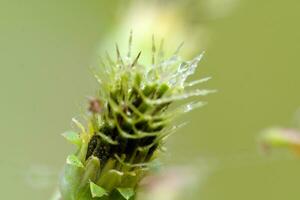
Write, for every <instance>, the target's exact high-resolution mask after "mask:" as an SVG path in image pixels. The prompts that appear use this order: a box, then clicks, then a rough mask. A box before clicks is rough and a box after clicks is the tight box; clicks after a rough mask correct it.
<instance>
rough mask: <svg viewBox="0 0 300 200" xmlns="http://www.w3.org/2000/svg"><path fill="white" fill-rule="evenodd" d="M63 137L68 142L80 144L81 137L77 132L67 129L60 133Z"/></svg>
mask: <svg viewBox="0 0 300 200" xmlns="http://www.w3.org/2000/svg"><path fill="white" fill-rule="evenodd" d="M62 136H63V137H64V138H66V139H67V140H68V141H69V142H71V143H72V144H75V145H77V146H80V145H81V139H80V136H79V134H78V133H76V132H74V131H67V132H64V133H63V134H62Z"/></svg>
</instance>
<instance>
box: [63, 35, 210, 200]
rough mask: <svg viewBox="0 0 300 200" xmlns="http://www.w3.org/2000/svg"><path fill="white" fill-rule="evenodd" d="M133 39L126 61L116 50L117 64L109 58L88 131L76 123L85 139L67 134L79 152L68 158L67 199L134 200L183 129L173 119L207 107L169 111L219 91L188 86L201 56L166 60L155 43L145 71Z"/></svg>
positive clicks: (188, 106) (93, 101) (193, 104)
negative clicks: (164, 150) (158, 159)
mask: <svg viewBox="0 0 300 200" xmlns="http://www.w3.org/2000/svg"><path fill="white" fill-rule="evenodd" d="M131 40H132V37H130V39H129V51H128V54H127V56H126V57H124V59H123V58H122V57H121V54H120V52H119V49H118V47H117V46H116V52H117V56H116V57H117V59H116V61H114V60H113V59H111V57H110V56H109V55H107V59H106V61H105V62H102V65H101V69H100V72H98V73H96V78H97V80H98V82H99V83H100V89H99V95H98V96H97V97H95V98H92V99H90V107H89V115H88V125H87V128H85V127H84V126H83V125H81V124H80V123H79V122H78V121H77V120H74V122H75V123H76V124H77V125H78V127H79V128H80V130H81V132H80V134H77V133H75V132H67V133H65V134H64V136H65V137H66V138H67V139H68V140H69V141H71V142H72V143H74V144H75V145H77V147H78V151H77V152H76V154H74V155H70V156H69V157H68V158H67V164H66V166H65V170H64V173H63V175H62V179H61V184H60V191H61V194H62V198H63V200H81V199H94V198H95V199H99V198H100V199H135V191H136V188H137V186H138V184H139V182H140V180H141V179H142V178H143V177H144V176H145V175H146V174H147V172H148V170H149V166H150V163H151V162H152V161H153V160H154V159H155V158H156V157H157V155H158V153H159V152H160V151H161V149H162V147H163V144H164V142H165V140H166V138H167V137H168V136H169V135H170V134H171V133H173V132H174V131H175V130H176V129H177V128H178V127H180V125H175V126H169V124H170V122H171V121H172V119H174V118H175V117H176V116H178V114H181V113H185V112H188V111H190V110H192V109H193V108H196V107H199V106H202V105H204V103H203V102H202V101H196V102H189V103H188V104H185V105H180V106H177V107H173V108H171V109H170V106H173V105H174V102H177V101H180V100H184V99H187V98H189V97H192V96H204V95H207V94H208V93H211V92H214V91H212V90H204V89H203V90H200V89H188V88H193V86H195V85H196V84H198V83H202V82H204V81H207V80H209V78H203V79H200V80H197V81H193V82H187V81H186V80H187V78H188V77H189V76H190V75H192V74H193V73H194V71H195V69H196V67H197V65H198V63H199V61H200V60H201V58H202V55H200V56H197V57H196V58H194V59H193V60H191V61H182V60H181V58H180V57H179V56H178V51H176V52H175V54H174V55H172V56H171V57H170V58H169V59H166V60H164V59H163V52H162V47H160V48H159V49H160V50H159V51H156V47H155V42H154V39H153V47H152V64H150V65H148V66H147V65H146V66H145V65H142V64H140V63H139V58H140V56H141V53H139V54H138V55H137V56H135V57H133V58H132V57H131V50H130V49H131ZM178 50H179V49H178Z"/></svg>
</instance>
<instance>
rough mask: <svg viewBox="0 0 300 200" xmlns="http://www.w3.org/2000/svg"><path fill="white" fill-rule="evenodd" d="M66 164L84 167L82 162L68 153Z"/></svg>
mask: <svg viewBox="0 0 300 200" xmlns="http://www.w3.org/2000/svg"><path fill="white" fill-rule="evenodd" d="M67 164H69V165H73V166H76V167H80V168H84V165H83V164H82V162H81V161H80V160H79V158H78V157H77V156H75V155H69V156H68V157H67Z"/></svg>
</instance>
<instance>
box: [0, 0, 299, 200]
mask: <svg viewBox="0 0 300 200" xmlns="http://www.w3.org/2000/svg"><path fill="white" fill-rule="evenodd" d="M299 9H300V3H299V1H296V0H286V1H271V0H265V1H261V0H198V1H197V0H185V1H179V0H177V1H174V0H173V1H171V0H170V1H124V0H110V1H104V0H102V1H101V0H89V1H78V0H73V1H56V0H53V1H35V0H27V1H16V0H9V1H8V0H1V1H0V91H1V94H0V95H1V96H0V97H1V98H0V99H1V100H0V121H1V125H0V132H1V145H0V150H1V151H0V166H1V171H0V177H1V179H0V188H1V190H0V191H1V199H26V200H27V199H28V200H41V199H48V197H50V195H51V193H52V192H53V191H54V189H55V185H56V182H57V177H58V174H59V171H60V169H61V167H62V166H63V163H64V159H65V157H66V155H67V154H68V153H70V152H71V151H72V147H71V146H70V145H68V144H67V143H66V142H65V141H64V139H63V138H62V137H61V136H60V134H61V133H62V132H64V131H65V130H68V129H71V128H72V126H71V118H72V117H77V116H80V114H82V113H83V110H84V109H85V108H86V102H87V98H86V97H87V96H89V95H93V94H94V93H95V91H96V88H97V83H96V81H95V80H94V78H93V76H92V73H91V71H90V66H91V65H94V63H96V60H97V55H99V54H101V53H102V51H103V49H110V48H111V47H113V46H114V43H115V41H117V42H120V43H122V42H126V41H127V38H128V33H129V31H130V29H133V31H134V35H135V41H136V43H135V45H134V49H135V50H136V51H138V50H139V49H145V48H150V45H151V38H150V36H151V34H152V33H154V34H156V35H157V36H158V37H164V38H165V40H166V46H167V48H168V49H171V50H172V49H174V48H175V47H176V44H179V43H180V42H181V41H185V44H186V45H185V46H184V48H183V55H185V57H187V58H188V59H190V58H192V57H193V56H195V55H196V54H197V53H199V52H202V51H203V50H205V51H206V54H205V58H204V60H203V61H202V63H201V64H200V67H199V68H198V71H197V74H196V75H195V76H194V77H195V78H199V77H201V76H212V77H213V80H212V81H210V82H209V83H206V84H205V85H203V87H208V88H216V89H218V90H219V92H218V93H217V94H214V95H210V96H209V97H205V100H206V101H209V105H208V106H206V107H204V108H202V109H199V110H196V111H194V112H192V113H191V114H189V115H188V116H185V117H186V118H185V119H187V120H188V121H189V122H190V123H189V125H188V126H186V127H184V128H182V129H181V130H180V131H179V132H178V133H177V134H176V135H174V136H173V137H172V138H171V139H170V141H169V143H168V148H169V151H168V153H167V155H166V156H165V157H166V159H165V160H166V161H167V163H169V164H170V165H174V164H177V165H186V164H192V165H194V166H195V167H196V168H197V169H199V173H200V176H201V180H200V183H199V185H197V186H196V190H197V191H196V193H195V194H193V195H192V196H193V197H192V198H191V199H195V200H197V199H205V200H219V199H226V200H227V199H228V200H235V199H243V200H253V199H272V200H282V199H288V200H294V199H295V200H296V199H299V196H300V192H299V183H300V173H299V169H300V162H299V159H297V158H296V157H293V156H273V155H272V156H271V157H266V156H263V155H261V154H260V153H259V151H258V148H257V143H256V137H257V135H258V133H259V132H260V131H261V130H262V129H264V128H266V127H268V126H271V125H284V126H295V124H293V123H295V122H293V115H294V113H295V112H296V110H297V109H298V107H299V106H300V95H299V91H298V90H297V86H299V85H300V78H299V74H300V68H299V67H300V59H299V55H298V54H299V50H300V43H299V39H300V38H299V36H300V28H299V25H298V24H299V18H300V12H299ZM148 36H149V37H148ZM122 49H123V50H125V49H124V48H122ZM123 52H124V51H123Z"/></svg>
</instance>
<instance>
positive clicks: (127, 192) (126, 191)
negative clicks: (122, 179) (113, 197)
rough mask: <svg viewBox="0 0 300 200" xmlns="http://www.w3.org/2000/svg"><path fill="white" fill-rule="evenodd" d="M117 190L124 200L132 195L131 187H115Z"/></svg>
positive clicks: (127, 199)
mask: <svg viewBox="0 0 300 200" xmlns="http://www.w3.org/2000/svg"><path fill="white" fill-rule="evenodd" d="M117 190H118V191H119V193H120V194H121V195H122V196H123V197H124V198H125V199H126V200H129V199H130V198H131V197H133V195H134V190H133V189H132V188H117Z"/></svg>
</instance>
